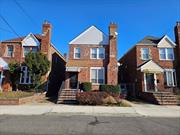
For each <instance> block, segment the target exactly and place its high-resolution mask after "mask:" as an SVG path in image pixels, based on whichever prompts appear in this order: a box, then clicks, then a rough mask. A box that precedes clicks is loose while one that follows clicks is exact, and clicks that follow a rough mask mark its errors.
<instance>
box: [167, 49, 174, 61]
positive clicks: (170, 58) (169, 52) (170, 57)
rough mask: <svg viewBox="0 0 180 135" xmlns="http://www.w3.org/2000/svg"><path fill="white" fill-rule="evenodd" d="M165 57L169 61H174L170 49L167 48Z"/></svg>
mask: <svg viewBox="0 0 180 135" xmlns="http://www.w3.org/2000/svg"><path fill="white" fill-rule="evenodd" d="M167 57H168V59H169V60H173V59H174V52H173V49H172V48H167Z"/></svg>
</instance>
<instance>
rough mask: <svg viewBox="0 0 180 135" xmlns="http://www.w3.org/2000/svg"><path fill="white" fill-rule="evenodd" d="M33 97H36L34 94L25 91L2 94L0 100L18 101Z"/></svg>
mask: <svg viewBox="0 0 180 135" xmlns="http://www.w3.org/2000/svg"><path fill="white" fill-rule="evenodd" d="M32 95H34V92H25V91H10V92H0V99H18V98H23V97H29V96H32Z"/></svg>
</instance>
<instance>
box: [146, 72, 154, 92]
mask: <svg viewBox="0 0 180 135" xmlns="http://www.w3.org/2000/svg"><path fill="white" fill-rule="evenodd" d="M154 82H155V78H154V74H153V73H146V91H155V84H154Z"/></svg>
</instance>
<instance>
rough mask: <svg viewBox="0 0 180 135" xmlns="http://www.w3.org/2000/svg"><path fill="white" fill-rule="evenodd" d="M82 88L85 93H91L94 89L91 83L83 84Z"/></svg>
mask: <svg viewBox="0 0 180 135" xmlns="http://www.w3.org/2000/svg"><path fill="white" fill-rule="evenodd" d="M81 86H82V89H83V90H84V91H90V90H91V88H92V83H91V82H83V83H82V84H81Z"/></svg>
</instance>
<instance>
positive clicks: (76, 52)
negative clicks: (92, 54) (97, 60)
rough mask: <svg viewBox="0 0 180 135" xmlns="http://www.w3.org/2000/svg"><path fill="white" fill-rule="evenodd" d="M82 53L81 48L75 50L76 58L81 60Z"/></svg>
mask: <svg viewBox="0 0 180 135" xmlns="http://www.w3.org/2000/svg"><path fill="white" fill-rule="evenodd" d="M80 52H81V50H80V48H75V50H74V53H75V54H74V57H75V58H80Z"/></svg>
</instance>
